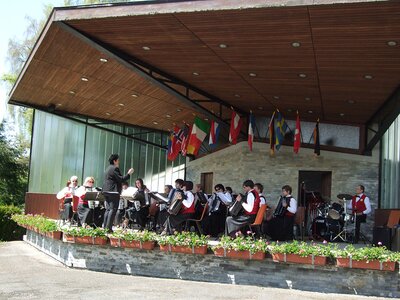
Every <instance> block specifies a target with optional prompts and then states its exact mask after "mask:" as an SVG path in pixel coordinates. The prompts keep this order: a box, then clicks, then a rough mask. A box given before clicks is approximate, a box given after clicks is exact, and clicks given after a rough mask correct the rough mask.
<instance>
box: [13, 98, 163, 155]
mask: <svg viewBox="0 0 400 300" xmlns="http://www.w3.org/2000/svg"><path fill="white" fill-rule="evenodd" d="M10 104H15V105H19V106H24V107H28V108H33V109H37V110H40V111H43V112H46V113H49V114H53V115H56V116H58V117H61V118H64V119H67V120H71V121H74V122H77V123H80V124H83V125H86V126H90V127H93V128H96V129H99V130H104V131H107V132H110V133H113V134H116V135H119V136H123V137H126V138H127V139H131V140H134V141H137V142H140V143H143V144H147V145H150V146H153V147H157V148H160V149H163V150H167V146H165V145H162V144H157V143H153V142H150V141H147V140H144V139H142V138H137V137H135V136H134V135H132V134H126V131H125V125H124V124H120V123H113V122H111V121H108V122H90V120H89V117H87V116H84V119H82V117H83V116H80V115H76V114H73V113H68V112H63V111H59V110H56V109H55V108H54V107H42V106H39V105H33V104H29V105H27V104H24V103H19V102H17V101H10ZM101 124H103V125H105V124H115V125H119V126H122V128H123V132H119V131H117V130H112V129H109V128H106V127H102V126H99V125H101ZM129 127H135V126H134V125H129ZM150 132H152V133H155V132H158V133H161V134H166V133H165V132H160V131H158V130H154V131H148V132H143V134H144V133H150Z"/></svg>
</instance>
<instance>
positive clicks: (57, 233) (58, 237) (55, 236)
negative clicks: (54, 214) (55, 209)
mask: <svg viewBox="0 0 400 300" xmlns="http://www.w3.org/2000/svg"><path fill="white" fill-rule="evenodd" d="M42 234H43V235H44V236H47V237H49V238H51V239H54V240H61V231H51V232H44V233H42Z"/></svg>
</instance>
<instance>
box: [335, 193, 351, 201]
mask: <svg viewBox="0 0 400 300" xmlns="http://www.w3.org/2000/svg"><path fill="white" fill-rule="evenodd" d="M337 197H338V199H341V200H343V199H344V200H351V199H353V196H352V195H349V194H339V195H337Z"/></svg>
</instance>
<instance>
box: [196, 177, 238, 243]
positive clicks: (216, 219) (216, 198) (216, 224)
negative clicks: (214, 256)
mask: <svg viewBox="0 0 400 300" xmlns="http://www.w3.org/2000/svg"><path fill="white" fill-rule="evenodd" d="M214 191H215V193H213V195H212V196H211V197H210V198H209V199H208V206H209V210H208V215H207V216H206V217H205V218H204V220H203V222H202V223H203V224H202V225H203V228H204V231H205V233H206V234H208V235H211V236H213V237H217V236H218V235H219V234H220V233H223V232H224V228H225V220H226V215H227V207H228V205H230V204H231V202H232V195H231V194H230V193H229V192H228V191H226V190H225V188H224V186H223V185H222V184H220V183H219V184H216V185H215V186H214Z"/></svg>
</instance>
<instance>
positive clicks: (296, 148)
mask: <svg viewBox="0 0 400 300" xmlns="http://www.w3.org/2000/svg"><path fill="white" fill-rule="evenodd" d="M300 145H301V127H300V116H299V111H297V118H296V130H295V131H294V142H293V152H294V153H296V154H297V153H299V150H300Z"/></svg>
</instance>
